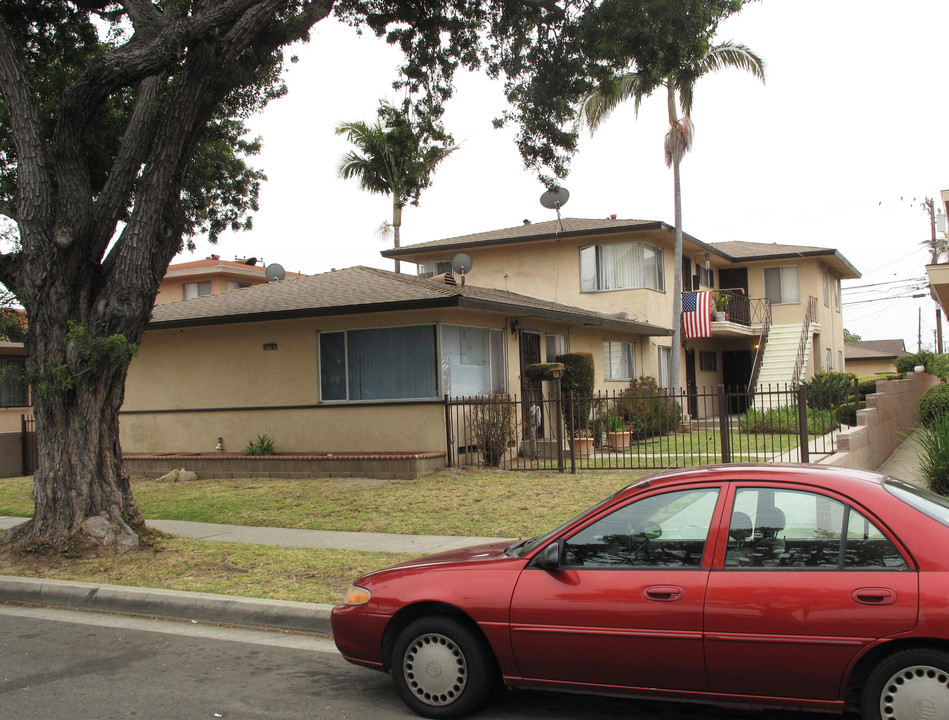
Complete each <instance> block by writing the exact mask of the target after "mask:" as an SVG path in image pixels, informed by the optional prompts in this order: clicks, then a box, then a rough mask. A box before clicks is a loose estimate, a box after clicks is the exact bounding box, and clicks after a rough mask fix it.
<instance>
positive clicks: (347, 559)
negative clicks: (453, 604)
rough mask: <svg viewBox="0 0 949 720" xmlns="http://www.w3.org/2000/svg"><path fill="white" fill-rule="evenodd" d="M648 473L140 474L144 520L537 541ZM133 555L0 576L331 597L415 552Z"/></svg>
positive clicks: (15, 565)
mask: <svg viewBox="0 0 949 720" xmlns="http://www.w3.org/2000/svg"><path fill="white" fill-rule="evenodd" d="M644 474H646V473H644V472H641V471H602V472H601V471H598V472H595V473H578V474H576V475H570V474H561V473H558V472H556V471H554V472H501V471H497V470H480V471H452V470H445V471H442V472H440V473H437V474H435V475H429V476H426V477H424V478H421V479H419V480H413V481H387V480H371V479H320V480H250V479H248V480H199V481H196V482H189V483H167V482H158V481H156V480H149V479H145V478H133V480H132V491H133V494H134V495H135V497H136V499H137V500H138V503H139V505H140V507H141V509H142V512H143V514H144V515H145V517H146V518H152V519H172V520H193V521H198V522H211V523H223V524H229V525H260V526H267V527H288V528H309V529H317V530H349V531H357V532H390V533H407V534H419V535H476V536H491V537H494V536H499V537H527V536H531V535H536V534H539V533H541V532H546V531H547V530H550V529H551V528H554V527H556V526H557V525H559V524H561V523H562V522H564V521H565V520H568V519H569V518H571V517H573V516H574V515H576V514H577V513H579V512H580V511H581V510H583V509H584V508H586V507H588V506H589V505H591V504H593V503H594V502H597V501H599V500H601V499H603V498H604V497H606V496H607V495H609V494H611V493H613V492H615V491H616V490H618V489H619V488H620V487H622V486H624V485H627V484H629V483H630V482H633V481H634V480H636V479H637V478H639V477H641V476H642V475H644ZM31 490H32V479H31V478H8V479H2V480H0V515H10V516H19V517H24V516H29V515H31V514H32V512H33V502H32V500H31V498H30V493H31ZM148 540H149V542H150V547H149V548H147V549H145V550H142V551H141V552H137V553H133V554H129V555H115V554H111V553H103V554H101V555H97V556H88V557H81V558H68V559H67V558H61V557H33V556H27V557H12V556H10V555H9V554H0V574H6V575H21V576H31V577H47V578H56V579H61V580H79V581H84V582H100V583H110V584H116V585H135V586H141V587H157V588H165V589H169V590H193V591H198V592H211V593H221V594H225V595H242V596H248V597H262V598H273V599H279V600H302V601H306V602H323V603H332V602H336V601H338V599H339V598H340V596H341V594H342V592H343V590H344V589H345V588H346V587H347V586H348V585H349V583H350V582H351V581H352V580H353V579H354V578H356V577H357V576H359V575H361V574H363V573H365V572H368V571H370V570H375V569H378V568H382V567H386V566H389V565H392V564H395V563H397V562H402V561H403V560H407V559H410V558H411V557H413V556H412V555H406V554H392V553H365V552H356V551H342V550H313V549H300V548H280V547H271V546H263V545H249V544H241V543H220V542H210V541H201V540H190V539H185V538H177V537H170V536H167V535H163V534H162V533H157V532H151V533H150V534H149V537H148Z"/></svg>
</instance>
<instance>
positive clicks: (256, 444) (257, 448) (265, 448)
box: [244, 435, 274, 455]
mask: <svg viewBox="0 0 949 720" xmlns="http://www.w3.org/2000/svg"><path fill="white" fill-rule="evenodd" d="M244 454H245V455H273V454H274V442H273V438H271V437H270V436H268V435H258V436H257V439H256V440H251V441H250V442H249V443H247V447H245V448H244Z"/></svg>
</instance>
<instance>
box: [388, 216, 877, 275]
mask: <svg viewBox="0 0 949 720" xmlns="http://www.w3.org/2000/svg"><path fill="white" fill-rule="evenodd" d="M647 230H661V231H664V232H667V233H669V234H672V233H674V232H675V228H673V227H672V226H671V225H668V224H667V223H664V222H661V221H658V220H621V219H613V218H606V219H590V218H563V219H562V220H561V221H557V220H550V221H548V222H542V223H525V224H523V225H515V226H514V227H509V228H502V229H499V230H491V231H488V232H481V233H474V234H471V235H460V236H458V237H452V238H444V239H442V240H431V241H429V242H423V243H415V244H413V245H403V246H402V247H399V248H390V249H389V250H383V251H382V255H383V257H388V258H401V257H411V256H414V255H417V254H419V253H422V252H428V251H431V250H445V251H446V252H447V251H450V250H451V251H458V250H464V249H467V248H476V247H484V246H492V245H511V244H517V243H525V242H538V241H542V240H552V239H554V238H570V237H589V236H597V235H615V234H619V233H627V232H644V231H647ZM683 238H684V240H685V241H686V242H688V243H690V244H692V245H694V246H696V247H697V248H699V249H700V250H707V251H708V252H710V253H714V254H715V255H718V256H719V257H721V258H723V259H724V260H727V261H729V262H735V263H741V262H748V261H751V260H778V259H783V258H796V257H819V256H826V257H828V259H831V261H832V262H833V264H834V265H835V266H836V269H837V270H840V271H841V272H842V274H844V276H845V277H854V278H858V277H860V272H859V271H858V270H857V269H856V268H855V267H854V266H853V265H852V264H851V263H850V261H849V260H847V259H846V258H845V257H844V256H843V255H841V254H840V253H839V252H838V251H837V250H835V249H834V248H825V247H817V246H814V245H785V244H780V243H753V242H742V241H728V242H717V243H704V242H702V241H701V240H699V239H697V238H694V237H692V236H691V235H689V234H688V233H683Z"/></svg>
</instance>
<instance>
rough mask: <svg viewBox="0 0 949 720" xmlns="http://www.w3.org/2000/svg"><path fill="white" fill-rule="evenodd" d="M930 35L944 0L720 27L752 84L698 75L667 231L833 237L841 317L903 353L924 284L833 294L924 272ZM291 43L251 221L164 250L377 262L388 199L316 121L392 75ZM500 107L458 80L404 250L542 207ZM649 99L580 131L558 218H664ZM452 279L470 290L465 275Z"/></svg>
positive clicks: (947, 111) (853, 2)
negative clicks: (754, 73) (367, 185)
mask: <svg viewBox="0 0 949 720" xmlns="http://www.w3.org/2000/svg"><path fill="white" fill-rule="evenodd" d="M947 31H949V2H947V0H902V1H901V2H898V3H894V2H892V0H859V1H858V0H763V2H761V3H757V4H752V5H749V6H748V7H746V8H745V10H743V11H742V13H740V14H739V15H737V16H735V17H733V18H731V19H729V20H728V21H727V22H725V23H723V25H722V26H721V28H720V31H719V35H718V38H717V39H718V40H719V41H724V40H734V41H736V42H740V43H744V44H745V45H747V46H749V47H750V48H751V49H752V50H754V51H756V52H757V53H758V54H759V55H761V56H762V57H763V58H764V60H765V62H766V63H767V84H765V85H762V84H761V83H760V82H758V81H757V80H755V79H754V78H752V77H751V76H750V75H748V74H747V73H744V72H742V71H739V70H729V71H725V72H723V73H721V74H719V75H710V76H707V77H705V78H702V79H701V80H700V81H699V82H698V85H697V88H696V93H695V102H694V106H693V112H692V119H693V121H694V123H695V126H696V137H695V143H694V145H693V148H692V151H691V153H689V155H687V156H686V158H685V160H684V161H683V163H682V195H683V226H684V229H685V231H686V232H687V233H689V234H691V235H693V236H694V237H696V238H698V239H700V240H702V241H704V242H710V243H714V242H722V241H726V240H746V241H751V242H780V243H795V244H801V245H815V246H820V247H835V248H837V249H838V250H839V251H840V252H841V253H842V254H843V255H844V256H845V257H846V258H847V259H848V260H849V261H850V262H851V264H853V265H854V266H855V267H856V268H857V269H858V270H859V271H860V272H861V273H862V274H863V277H862V278H861V279H860V280H855V281H847V282H845V283H844V303H845V304H844V326H845V327H846V328H848V329H849V330H851V331H852V332H856V333H857V334H859V335H862V337H863V339H865V340H876V339H885V338H903V339H904V340H905V342H906V347H907V349H908V350H911V351H915V350H916V347H917V339H918V335H919V332H920V330H919V327H920V316H921V318H922V321H921V323H922V324H921V334H922V342H923V346H924V347H926V346H927V345H928V346H929V347H932V346H933V344H934V340H933V337H934V335H933V333H934V328H935V304H934V303H933V301H932V300H930V299H929V298H928V297H927V298H922V299H893V298H892V296H893V295H894V294H898V293H897V292H896V291H893V290H888V287H887V286H881V287H877V288H874V289H873V290H881V291H883V292H880V293H879V294H878V295H876V296H875V297H878V298H881V300H879V301H875V302H869V303H867V302H861V303H856V304H848V302H853V301H854V300H864V299H866V298H867V297H873V296H870V295H868V294H867V293H866V292H863V293H859V294H858V293H857V291H856V290H850V291H848V289H847V288H848V287H854V286H858V285H867V284H875V283H886V282H889V281H894V280H905V279H910V278H922V277H924V276H925V268H924V265H925V264H926V262H928V257H929V255H928V252H927V251H926V249H925V248H924V247H922V246H921V245H920V244H919V243H920V242H922V241H925V240H927V239H928V238H929V237H930V227H929V217H928V214H927V213H926V212H925V211H924V210H922V209H921V207H920V203H921V202H922V200H923V198H924V197H927V196H928V197H934V198H937V199H938V197H939V191H940V190H941V189H944V188H949V161H947V159H949V158H947V155H949V142H947V136H949V133H947V132H946V130H945V128H946V127H947V124H949V123H947V121H949V100H947V95H946V92H945V89H944V87H943V82H944V81H943V80H942V77H941V76H942V75H944V74H945V73H944V71H945V70H946V69H947V68H949V44H947V43H946V36H947ZM297 54H298V55H299V57H300V61H299V63H297V64H295V65H292V66H290V69H289V72H288V75H287V83H288V85H289V88H290V92H289V94H288V96H287V97H286V98H283V99H281V100H279V101H276V102H274V103H273V104H272V105H271V106H270V107H269V108H267V109H266V110H265V112H264V113H263V114H262V115H261V116H259V117H257V118H255V119H253V120H252V121H251V123H250V124H251V127H252V129H253V131H254V132H256V133H259V134H261V135H262V136H263V138H264V150H263V152H262V153H261V155H260V156H258V157H257V158H255V164H256V165H257V166H258V167H261V168H263V169H264V170H265V171H266V173H267V175H268V178H269V180H268V182H267V183H266V184H265V185H264V187H263V189H262V191H261V198H260V205H261V207H260V211H259V212H258V213H257V214H256V216H255V219H254V230H253V231H251V232H248V233H239V234H226V235H224V236H223V237H222V238H221V241H220V243H219V244H218V245H217V246H216V247H214V246H211V245H210V244H208V243H207V242H202V241H199V242H198V249H197V250H196V251H195V253H194V254H193V255H191V254H187V253H185V254H184V255H182V256H179V258H177V259H176V262H180V261H185V260H188V259H194V258H201V257H206V256H208V255H210V254H211V253H212V252H214V253H218V254H220V255H221V256H222V257H223V258H224V259H231V258H234V257H246V256H256V257H258V258H263V260H264V261H265V262H266V263H268V264H269V263H273V262H278V263H280V264H281V265H283V266H284V267H285V268H286V269H287V270H291V271H299V272H304V273H308V274H310V273H318V272H324V271H327V270H330V269H331V268H341V267H349V266H352V265H368V266H372V267H379V268H385V269H391V268H392V261H391V260H386V259H383V258H382V257H381V256H380V255H379V252H380V251H381V250H384V249H385V248H386V247H388V246H389V245H388V243H387V241H385V240H383V239H381V238H380V237H379V236H378V235H377V234H376V232H377V229H378V228H379V226H380V224H381V223H382V222H383V221H384V220H387V219H390V218H391V207H390V202H389V200H388V199H387V198H385V197H383V196H378V195H370V194H368V193H366V192H363V191H362V190H360V189H359V186H358V183H357V182H356V181H343V180H340V179H339V178H338V176H337V170H336V168H337V165H338V163H339V159H340V157H341V156H342V155H343V153H345V152H346V151H347V149H349V145H348V143H347V142H346V140H345V139H344V138H342V137H337V136H335V135H334V132H333V130H334V128H335V127H336V126H337V125H338V124H339V123H340V122H344V121H352V120H365V121H367V122H373V121H375V118H376V115H375V111H376V108H377V106H378V101H379V99H380V98H388V99H390V100H397V99H398V96H396V95H395V93H394V91H393V90H392V89H391V81H392V79H393V78H394V76H395V68H396V67H397V64H398V60H399V56H398V54H397V52H396V51H394V50H392V49H391V48H388V47H387V46H385V44H384V43H383V42H382V41H379V40H376V39H375V38H374V37H371V36H364V37H357V36H356V35H355V33H354V31H353V30H351V29H349V28H347V27H344V26H342V25H340V24H339V23H337V22H336V21H335V20H332V19H329V20H327V21H324V22H321V23H319V25H318V26H317V27H316V28H315V30H314V32H313V33H312V40H311V42H310V43H309V45H307V46H303V47H301V48H299V49H298V53H297ZM940 71H943V72H940ZM503 103H504V98H503V95H502V93H501V89H500V86H499V84H497V83H494V82H492V81H490V80H488V79H487V78H486V77H482V76H477V75H465V76H464V77H459V78H458V81H457V92H456V95H455V98H454V99H453V100H452V101H451V103H450V105H449V108H448V113H447V116H446V122H447V125H448V129H449V131H450V132H452V134H453V135H454V137H455V139H456V141H457V142H460V143H462V146H461V149H459V150H458V151H456V152H455V153H454V154H453V155H452V156H450V157H449V158H448V159H447V160H446V161H445V162H444V163H443V164H442V166H441V167H440V168H439V170H438V172H437V173H436V175H435V184H434V186H433V187H432V188H430V189H429V190H428V191H427V192H425V193H424V194H423V195H422V198H421V204H420V206H419V207H418V208H414V207H409V208H406V210H405V211H404V214H403V224H402V244H403V245H410V244H413V243H417V242H425V241H429V240H436V239H439V238H446V237H454V236H457V235H465V234H468V233H474V232H481V231H488V230H494V229H499V228H504V227H512V226H515V225H519V224H520V223H521V221H522V220H524V219H525V218H529V219H531V220H532V221H535V222H539V221H543V220H552V219H554V214H553V211H550V210H546V209H544V208H543V207H541V205H540V203H539V202H538V199H539V197H540V195H541V193H542V192H543V191H544V188H543V187H542V186H541V185H540V184H539V183H538V181H537V180H536V179H535V178H534V177H533V175H531V174H530V173H529V172H528V171H526V170H524V169H523V166H522V164H521V161H520V157H519V156H518V153H517V148H516V147H515V145H514V142H513V138H514V132H513V130H502V131H498V130H494V129H493V128H492V126H491V120H492V118H494V117H496V116H497V115H499V114H500V112H501V110H502V109H503ZM665 112H666V111H665V98H664V96H663V95H656V96H654V97H652V98H648V99H647V100H646V101H645V102H644V103H643V106H642V108H641V110H640V113H639V117H638V118H637V117H636V116H635V115H634V113H633V108H632V106H631V105H630V106H629V107H623V108H620V109H619V110H618V111H617V112H615V113H614V114H613V115H612V116H611V117H610V118H609V120H608V121H607V122H606V123H605V124H604V125H603V126H602V127H601V129H600V130H599V131H598V132H597V134H596V135H595V136H593V137H591V136H589V134H584V136H583V137H582V139H581V143H580V151H579V153H578V155H577V156H576V158H575V159H574V162H573V165H572V171H571V174H570V176H569V177H568V178H566V180H565V181H564V183H563V185H564V186H565V187H566V188H568V189H569V191H570V201H569V203H568V205H567V206H565V207H564V209H563V214H564V215H565V216H568V217H581V218H601V217H607V216H608V215H610V214H612V213H616V214H617V216H618V217H620V218H627V219H628V218H635V219H643V220H662V221H665V222H667V223H669V224H670V225H671V224H672V221H673V212H672V210H673V206H672V172H671V170H669V169H667V168H666V167H665V164H664V161H663V151H662V140H663V136H664V134H665V126H666V115H665ZM390 242H391V241H390ZM403 268H404V269H410V270H411V269H413V268H414V266H412V265H411V264H409V265H408V267H407V268H406V266H405V265H403ZM470 278H471V281H472V282H475V283H477V268H474V269H473V271H472V273H471V275H470ZM512 289H514V290H516V288H512ZM902 294H908V293H902ZM947 330H949V326H946V325H944V333H945V334H947V340H949V332H947Z"/></svg>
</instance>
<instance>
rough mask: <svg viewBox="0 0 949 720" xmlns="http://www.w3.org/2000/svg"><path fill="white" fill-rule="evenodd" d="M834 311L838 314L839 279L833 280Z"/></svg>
mask: <svg viewBox="0 0 949 720" xmlns="http://www.w3.org/2000/svg"><path fill="white" fill-rule="evenodd" d="M834 309H835V310H837V312H840V278H837V279H836V280H834Z"/></svg>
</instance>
